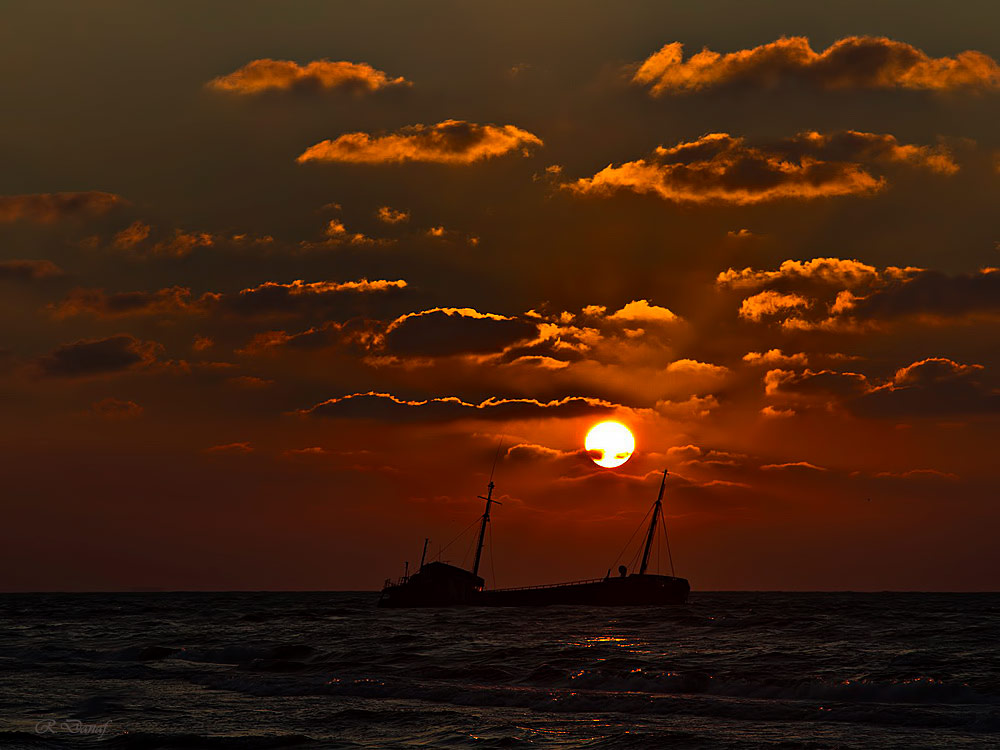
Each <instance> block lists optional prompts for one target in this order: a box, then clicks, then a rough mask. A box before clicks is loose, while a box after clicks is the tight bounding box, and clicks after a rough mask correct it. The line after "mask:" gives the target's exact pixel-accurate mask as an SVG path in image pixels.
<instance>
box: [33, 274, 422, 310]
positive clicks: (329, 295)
mask: <svg viewBox="0 0 1000 750" xmlns="http://www.w3.org/2000/svg"><path fill="white" fill-rule="evenodd" d="M406 286H407V284H406V281H404V280H403V279H398V280H396V281H384V280H374V281H369V280H368V279H360V280H358V281H313V282H305V281H302V280H297V281H293V282H291V283H289V284H283V283H279V282H274V281H267V282H265V283H263V284H258V285H257V286H254V287H249V288H247V289H243V290H241V291H239V292H235V293H223V292H206V293H205V294H202V295H201V296H200V297H194V296H193V295H192V293H191V290H190V289H188V288H187V287H180V286H174V287H167V288H164V289H158V290H156V291H152V292H114V293H110V294H109V293H107V292H105V291H104V290H103V289H75V290H73V291H72V292H70V294H69V295H68V296H67V297H66V299H64V300H63V301H62V302H60V303H58V304H56V305H53V306H52V311H53V314H54V315H55V316H56V317H70V316H74V315H84V314H86V315H93V316H96V317H101V318H114V317H124V316H133V315H168V314H173V315H178V314H204V313H209V312H212V311H214V310H221V311H223V312H229V313H233V314H238V315H248V316H254V315H283V314H292V313H299V312H311V311H323V310H327V311H329V310H330V309H331V308H332V307H334V306H337V305H341V304H342V303H343V300H344V299H345V298H351V297H354V296H357V295H362V294H368V293H392V292H399V291H401V290H403V289H405V288H406Z"/></svg>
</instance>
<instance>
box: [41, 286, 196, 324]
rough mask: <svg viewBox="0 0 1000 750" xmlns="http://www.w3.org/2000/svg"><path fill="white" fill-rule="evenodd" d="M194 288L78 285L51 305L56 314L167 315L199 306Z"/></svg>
mask: <svg viewBox="0 0 1000 750" xmlns="http://www.w3.org/2000/svg"><path fill="white" fill-rule="evenodd" d="M196 304H197V303H196V302H195V301H193V300H192V298H191V290H190V289H188V288H186V287H180V286H172V287H167V288H165V289H158V290H156V291H154V292H116V293H113V294H107V293H106V292H105V291H104V290H103V289H74V290H73V291H71V292H70V293H69V295H67V297H66V299H64V300H63V301H62V302H59V303H58V304H56V305H53V306H52V307H51V310H52V314H53V315H54V316H55V317H56V318H69V317H73V316H76V315H84V314H87V315H93V316H94V317H98V318H120V317H127V316H132V315H164V314H176V313H183V312H188V311H189V310H190V309H191V308H192V307H195V306H196Z"/></svg>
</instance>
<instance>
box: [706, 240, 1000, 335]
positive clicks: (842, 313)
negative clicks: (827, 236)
mask: <svg viewBox="0 0 1000 750" xmlns="http://www.w3.org/2000/svg"><path fill="white" fill-rule="evenodd" d="M716 283H717V284H718V285H719V286H720V287H723V288H734V289H742V288H760V287H767V288H766V289H765V290H764V291H763V292H759V293H758V294H756V295H754V296H751V297H748V298H746V299H744V300H743V302H742V304H741V307H740V317H742V318H745V319H747V320H753V321H757V322H759V321H761V320H763V319H764V318H765V317H777V318H780V320H779V322H780V324H781V325H782V326H783V327H785V328H788V329H795V330H810V329H824V330H831V331H838V330H840V331H856V330H864V329H868V328H880V327H885V326H887V325H889V324H890V323H892V322H893V321H896V320H900V319H906V318H910V319H915V320H918V321H920V322H922V323H930V324H938V325H943V324H947V323H953V322H957V321H962V320H980V319H984V320H996V319H997V318H998V317H1000V270H997V269H994V268H984V269H982V270H980V271H976V272H973V273H963V274H956V275H954V276H949V275H948V274H945V273H942V272H940V271H931V270H926V269H922V268H913V267H907V268H899V267H896V266H888V267H886V268H883V269H881V270H880V269H878V268H876V267H874V266H870V265H867V264H865V263H861V262H859V261H856V260H841V259H839V258H816V259H814V260H809V261H796V260H787V261H785V262H783V263H782V264H781V266H780V268H779V269H778V270H776V271H766V270H756V269H753V268H744V269H742V270H735V269H732V268H730V269H729V270H727V271H724V272H723V273H720V274H719V275H718V277H717V278H716ZM776 289H780V290H783V291H775V290H776ZM793 290H797V291H793ZM800 292H805V293H806V295H808V296H805V295H803V294H801V293H800Z"/></svg>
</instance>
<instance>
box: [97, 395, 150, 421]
mask: <svg viewBox="0 0 1000 750" xmlns="http://www.w3.org/2000/svg"><path fill="white" fill-rule="evenodd" d="M90 409H91V411H92V412H93V413H94V414H95V415H97V416H98V417H101V418H102V419H109V420H115V421H119V420H124V419H135V418H136V417H141V416H142V413H143V408H142V407H141V406H139V404H137V403H136V402H135V401H122V400H121V399H117V398H111V397H109V398H105V399H101V400H100V401H97V402H96V403H94V404H93V405H92V406H91V407H90Z"/></svg>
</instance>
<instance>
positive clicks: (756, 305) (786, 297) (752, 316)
mask: <svg viewBox="0 0 1000 750" xmlns="http://www.w3.org/2000/svg"><path fill="white" fill-rule="evenodd" d="M811 305H812V302H810V301H809V300H808V299H806V298H805V297H803V296H801V295H799V294H782V293H781V292H774V291H771V290H767V291H763V292H760V293H759V294H755V295H753V296H752V297H747V298H746V299H745V300H743V304H741V305H740V312H739V315H740V317H741V318H744V319H745V320H753V321H760V320H762V319H764V318H765V317H769V316H773V315H778V314H780V313H783V312H787V311H788V310H798V309H799V308H806V307H809V306H811Z"/></svg>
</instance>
